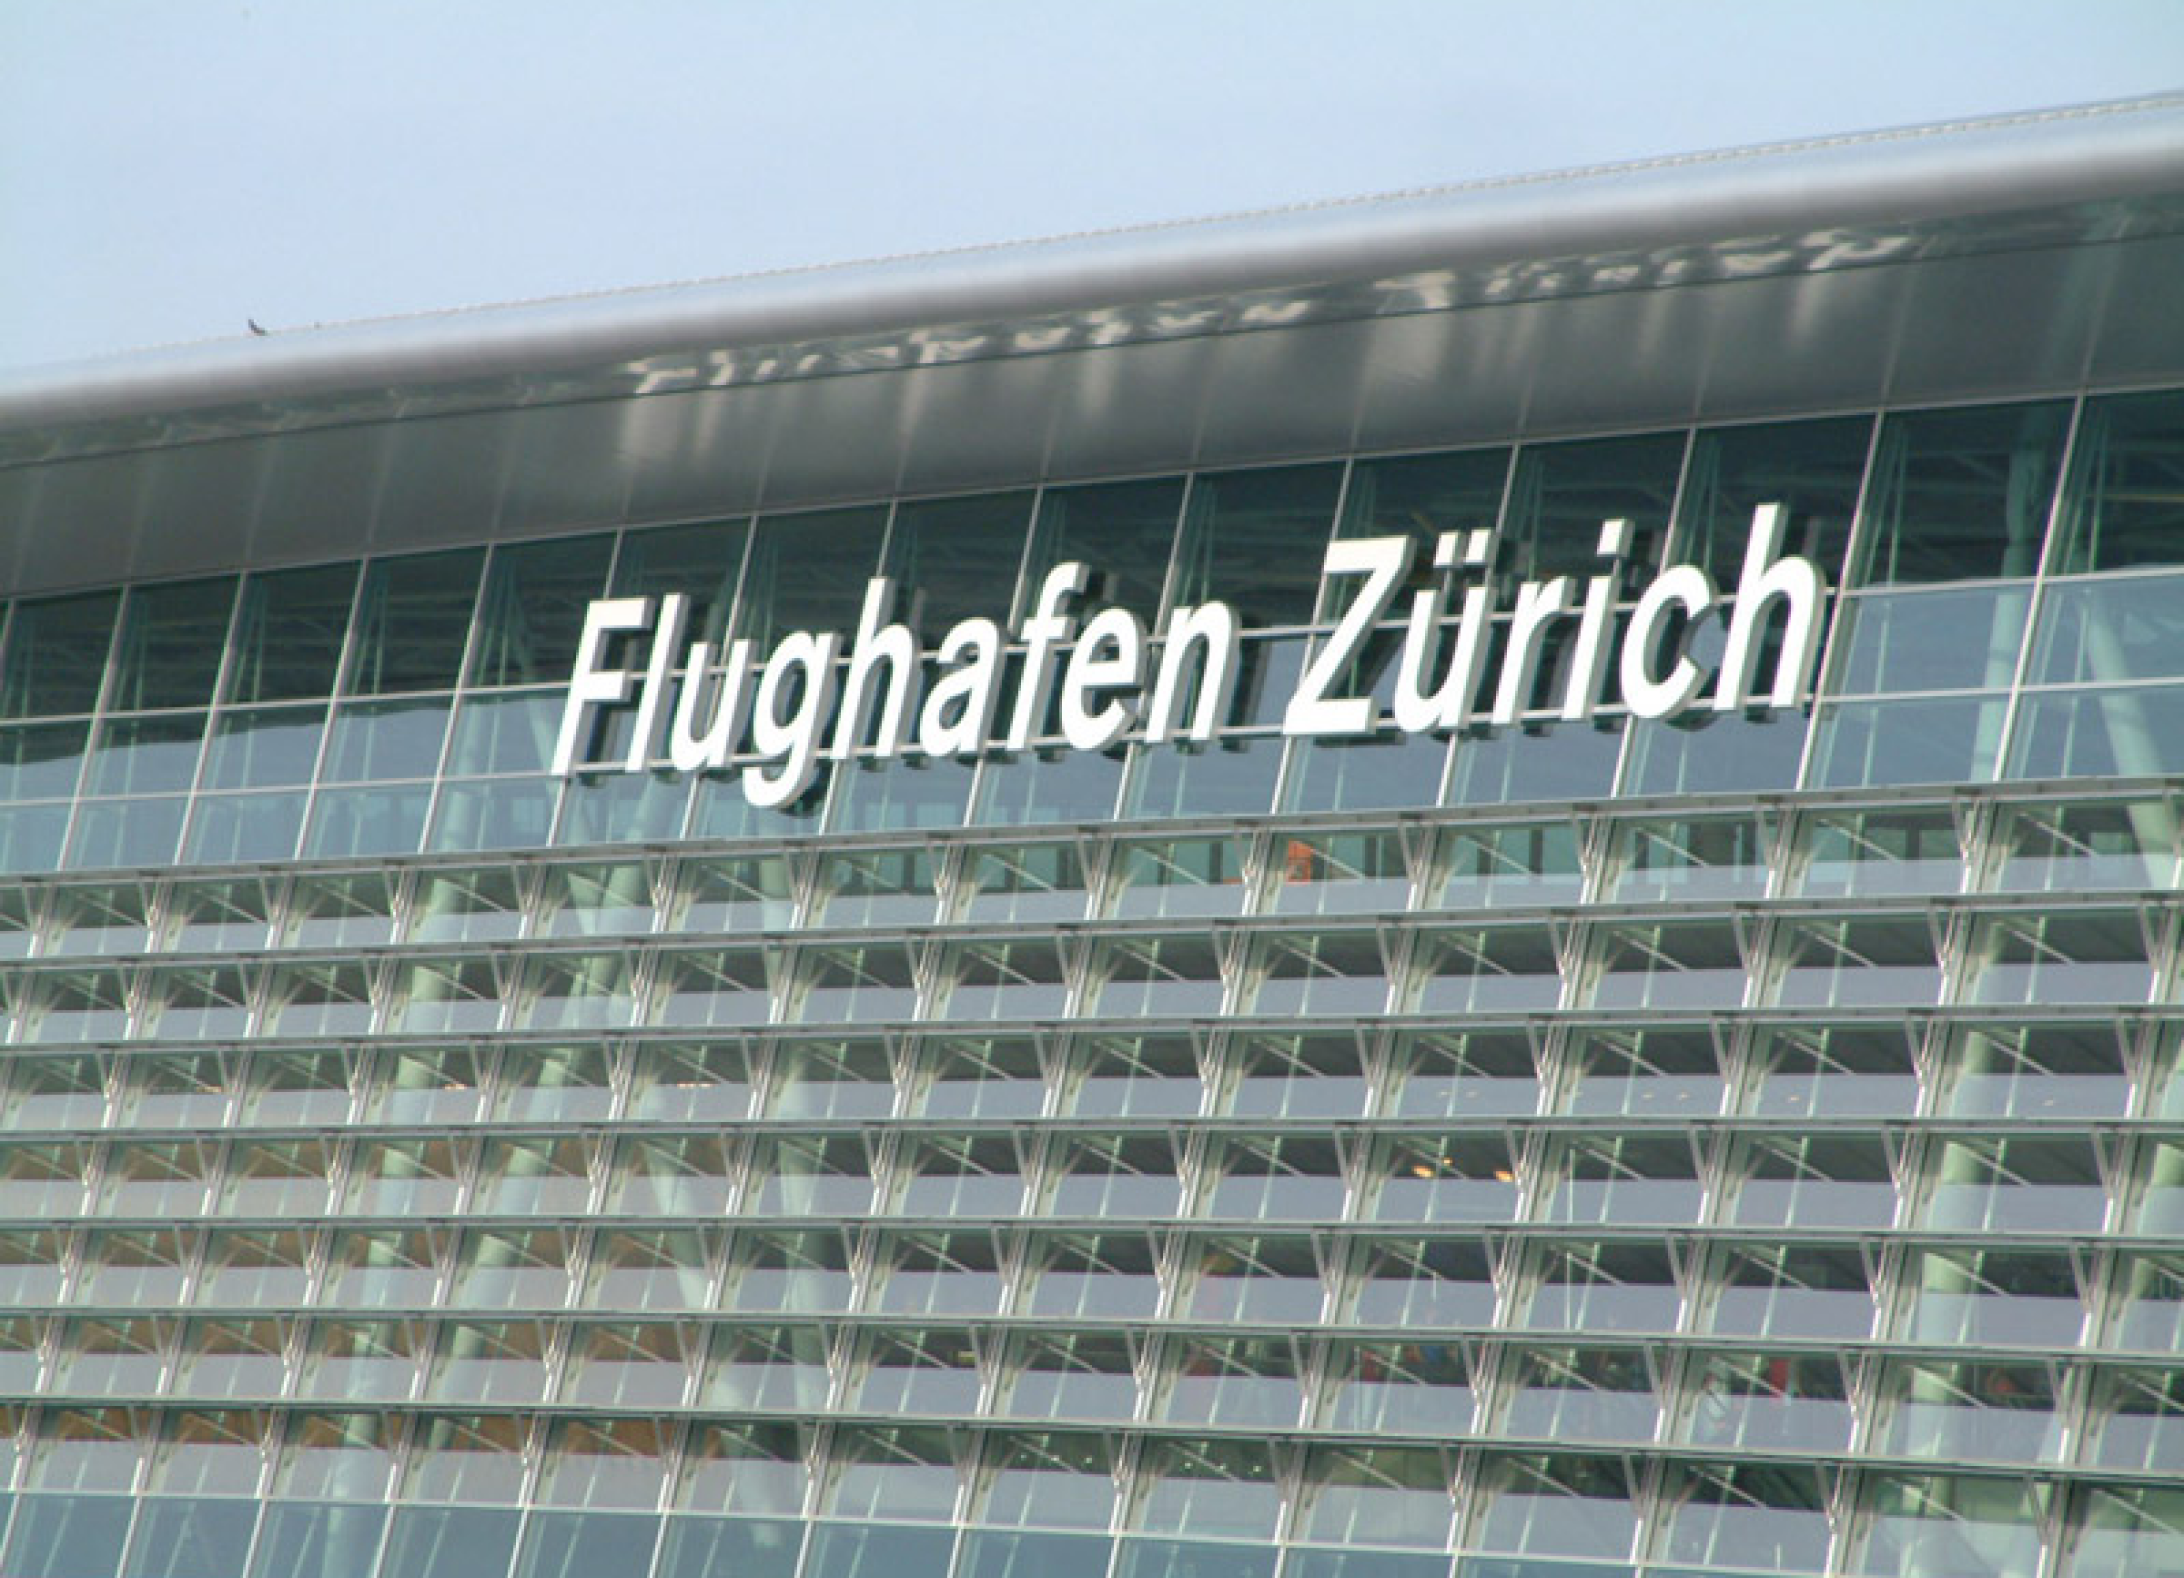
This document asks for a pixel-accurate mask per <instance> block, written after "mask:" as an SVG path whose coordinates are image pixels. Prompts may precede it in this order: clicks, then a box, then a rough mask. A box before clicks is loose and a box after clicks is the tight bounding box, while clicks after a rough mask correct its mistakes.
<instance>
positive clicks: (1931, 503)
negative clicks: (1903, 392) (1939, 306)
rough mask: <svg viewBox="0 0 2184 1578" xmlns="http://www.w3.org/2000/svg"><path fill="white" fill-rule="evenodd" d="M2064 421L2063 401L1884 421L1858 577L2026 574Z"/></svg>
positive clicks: (2042, 524) (2048, 498)
mask: <svg viewBox="0 0 2184 1578" xmlns="http://www.w3.org/2000/svg"><path fill="white" fill-rule="evenodd" d="M2069 423H2070V408H2069V407H2068V406H2067V405H2063V404H2061V403H2060V402H2057V403H2054V404H2048V405H2032V406H1995V407H1992V408H1989V409H1985V410H1978V411H1916V412H1912V413H1909V414H1907V415H1902V416H1891V417H1887V418H1885V419H1883V421H1882V423H1881V447H1880V454H1879V457H1878V459H1877V460H1876V461H1875V462H1874V471H1873V479H1872V482H1871V484H1870V488H1869V491H1868V495H1867V499H1866V517H1867V525H1866V529H1865V537H1866V548H1865V551H1864V553H1863V554H1862V555H1861V558H1862V560H1863V564H1864V573H1863V579H1864V580H1866V581H1868V582H1881V581H1961V580H1971V579H1974V578H1978V577H1984V576H2013V575H2030V574H2032V573H2033V571H2034V570H2036V569H2038V568H2039V564H2040V546H2041V543H2042V542H2043V541H2044V540H2045V539H2046V536H2047V521H2048V507H2049V505H2050V504H2051V502H2052V501H2053V498H2054V494H2055V472H2056V467H2057V466H2058V464H2059V463H2060V461H2061V458H2062V449H2063V434H2064V431H2065V430H2066V429H2067V428H2068V426H2069Z"/></svg>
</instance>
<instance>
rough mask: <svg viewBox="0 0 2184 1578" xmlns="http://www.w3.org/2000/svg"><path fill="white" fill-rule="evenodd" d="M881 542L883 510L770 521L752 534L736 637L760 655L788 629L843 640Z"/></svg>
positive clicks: (877, 562)
mask: <svg viewBox="0 0 2184 1578" xmlns="http://www.w3.org/2000/svg"><path fill="white" fill-rule="evenodd" d="M886 536H887V511H886V509H885V508H873V509H854V510H827V511H824V512H822V513H820V514H815V515H770V516H767V517H766V518H765V519H763V520H761V521H760V522H759V523H758V524H757V525H756V526H755V527H753V528H752V537H751V563H750V568H749V569H748V570H747V571H746V572H745V574H744V590H743V610H744V612H743V616H742V618H741V619H739V620H738V621H737V624H738V627H739V628H738V632H737V633H738V634H740V635H746V636H749V637H751V638H752V639H753V640H754V641H757V642H759V643H760V645H761V647H762V648H763V647H764V646H768V645H770V644H771V643H772V642H774V641H776V640H778V639H779V638H780V637H781V636H783V635H785V634H787V633H788V632H789V631H791V630H820V631H825V630H838V631H840V632H842V634H843V637H844V639H845V640H846V639H847V638H848V637H849V636H850V635H851V634H852V633H854V631H855V630H856V628H857V610H858V609H859V608H861V607H863V606H864V591H865V582H866V581H867V580H868V579H869V578H870V577H872V576H873V575H876V574H877V573H878V572H879V567H880V545H881V543H882V541H883V540H884V539H885V538H886Z"/></svg>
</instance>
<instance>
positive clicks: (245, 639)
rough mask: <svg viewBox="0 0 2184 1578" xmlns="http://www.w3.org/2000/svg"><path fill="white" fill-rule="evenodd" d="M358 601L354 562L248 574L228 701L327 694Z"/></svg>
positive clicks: (331, 689)
mask: <svg viewBox="0 0 2184 1578" xmlns="http://www.w3.org/2000/svg"><path fill="white" fill-rule="evenodd" d="M355 599H356V566H355V565H353V564H337V565H330V566H328V567H326V568H324V569H318V570H289V571H285V572H283V573H281V574H279V575H257V576H252V577H251V579H250V582H249V584H248V585H246V586H245V587H244V588H243V613H242V619H241V622H240V623H239V625H238V626H237V629H236V641H235V671H234V674H233V677H232V678H230V680H229V681H228V697H229V699H230V700H233V701H288V700H291V699H293V698H296V697H301V696H324V695H328V694H330V693H331V692H332V691H333V688H334V670H335V668H336V667H337V666H338V665H339V664H340V662H341V641H342V637H343V636H344V635H345V634H347V632H348V629H349V608H350V605H351V604H352V603H353V602H354V601H355Z"/></svg>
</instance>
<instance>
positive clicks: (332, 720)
mask: <svg viewBox="0 0 2184 1578" xmlns="http://www.w3.org/2000/svg"><path fill="white" fill-rule="evenodd" d="M376 562H377V561H376V560H375V559H373V558H370V557H367V558H363V559H358V560H356V561H355V563H356V585H355V586H354V587H352V588H351V589H350V591H349V620H348V623H347V625H345V626H344V627H343V629H342V632H341V650H340V652H339V653H337V654H336V656H335V659H334V683H333V686H332V687H331V689H330V691H329V692H328V694H327V697H326V726H325V728H324V729H323V730H321V731H320V733H319V742H318V750H317V751H316V752H315V753H313V755H312V758H311V781H310V782H309V783H308V784H306V785H305V786H304V788H305V793H304V806H303V821H302V823H301V825H300V826H299V827H298V828H297V831H296V851H297V853H298V854H299V855H300V854H303V853H304V852H305V851H306V850H307V849H308V848H309V840H310V834H311V830H312V823H313V821H314V820H315V818H316V817H317V815H318V804H319V795H320V792H321V787H322V785H323V783H324V781H325V777H326V767H327V763H328V762H330V761H331V760H332V759H333V750H334V731H335V729H336V728H337V727H339V725H340V722H341V708H342V707H344V706H346V705H347V704H348V700H349V694H350V692H349V680H350V673H349V670H350V668H351V666H352V665H353V664H354V663H355V662H356V646H357V640H358V636H359V631H360V629H361V627H362V625H363V621H364V594H365V592H366V590H367V589H368V588H369V586H370V584H371V572H372V566H373V565H374V564H375V563H376ZM293 887H294V885H293V883H290V884H287V885H286V891H284V892H283V893H282V895H281V903H282V905H283V907H285V906H286V904H287V902H288V896H289V893H290V892H292V891H293ZM286 921H287V917H286V916H285V915H284V916H280V917H278V919H277V920H276V925H285V924H286Z"/></svg>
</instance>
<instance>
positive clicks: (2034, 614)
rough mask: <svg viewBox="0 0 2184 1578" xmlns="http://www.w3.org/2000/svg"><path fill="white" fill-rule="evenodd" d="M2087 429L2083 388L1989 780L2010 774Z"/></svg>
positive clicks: (2059, 474) (2074, 406)
mask: <svg viewBox="0 0 2184 1578" xmlns="http://www.w3.org/2000/svg"><path fill="white" fill-rule="evenodd" d="M2084 430H2085V393H2084V391H2083V390H2080V391H2079V393H2078V396H2077V398H2076V399H2075V400H2074V401H2073V402H2072V403H2071V407H2070V430H2069V432H2068V433H2066V434H2065V435H2064V438H2063V453H2062V458H2061V460H2060V461H2059V462H2058V464H2057V466H2056V472H2055V494H2054V497H2052V498H2051V499H2049V500H2048V514H2047V535H2046V536H2045V538H2044V539H2043V540H2042V541H2041V544H2040V559H2039V562H2038V564H2037V565H2035V566H2034V568H2033V573H2032V587H2031V590H2030V591H2029V592H2028V593H2027V594H2026V603H2025V629H2024V633H2023V634H2022V635H2020V636H2019V637H2018V638H2017V663H2016V666H2015V667H2014V668H2012V669H2011V671H2010V689H2009V695H2008V696H2007V697H2006V698H2005V700H2004V702H2003V710H2002V729H2001V733H2000V735H1999V736H1998V737H1997V739H1996V741H1995V748H1994V751H1995V754H1994V771H1993V772H1992V773H1990V774H1989V775H1988V776H1989V779H1990V780H1992V781H2000V780H2002V779H2005V778H2007V777H2008V776H2009V761H2010V748H2011V746H2013V745H2014V744H2015V743H2016V739H2017V720H2018V715H2019V714H2020V713H2021V712H2022V711H2023V708H2024V694H2025V677H2026V675H2027V674H2029V673H2030V672H2031V671H2032V648H2033V642H2034V639H2035V638H2036V637H2037V636H2038V635H2039V631H2040V611H2041V606H2042V605H2043V604H2044V603H2045V602H2046V601H2047V583H2048V579H2049V577H2050V576H2052V575H2053V574H2054V573H2055V554H2056V548H2057V544H2058V542H2059V540H2060V538H2061V536H2062V528H2063V511H2064V510H2065V508H2066V507H2067V505H2068V501H2069V498H2070V485H2071V468H2072V466H2073V465H2075V464H2076V461H2077V453H2078V438H2079V435H2080V434H2081V433H2083V432H2084Z"/></svg>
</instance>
